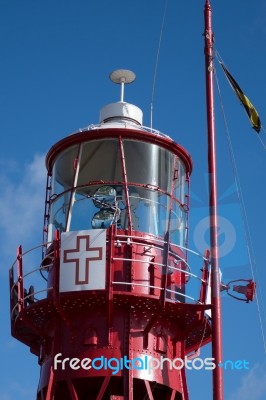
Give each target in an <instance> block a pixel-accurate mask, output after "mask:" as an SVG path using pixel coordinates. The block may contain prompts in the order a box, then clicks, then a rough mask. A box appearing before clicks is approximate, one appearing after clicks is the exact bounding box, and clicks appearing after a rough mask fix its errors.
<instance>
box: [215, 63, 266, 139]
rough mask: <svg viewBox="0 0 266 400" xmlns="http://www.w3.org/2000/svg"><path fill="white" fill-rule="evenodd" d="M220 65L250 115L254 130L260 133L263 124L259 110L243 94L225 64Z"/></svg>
mask: <svg viewBox="0 0 266 400" xmlns="http://www.w3.org/2000/svg"><path fill="white" fill-rule="evenodd" d="M220 64H221V66H222V68H223V70H224V73H225V75H226V77H227V79H228V81H229V83H230V85H231V87H232V89H233V90H234V92H235V93H236V95H237V97H238V98H239V100H240V101H241V103H242V104H243V106H244V107H245V110H246V112H247V114H248V117H249V120H250V122H251V124H252V126H253V128H254V129H255V131H256V132H257V133H259V132H260V129H261V122H260V118H259V114H258V112H257V110H256V109H255V107H254V106H253V105H252V104H251V102H250V101H249V99H248V98H247V96H246V95H245V94H244V93H243V91H242V90H241V88H240V87H239V85H238V84H237V82H236V81H235V80H234V78H233V77H232V75H231V74H230V73H229V71H228V70H227V69H226V68H225V66H224V64H223V63H220Z"/></svg>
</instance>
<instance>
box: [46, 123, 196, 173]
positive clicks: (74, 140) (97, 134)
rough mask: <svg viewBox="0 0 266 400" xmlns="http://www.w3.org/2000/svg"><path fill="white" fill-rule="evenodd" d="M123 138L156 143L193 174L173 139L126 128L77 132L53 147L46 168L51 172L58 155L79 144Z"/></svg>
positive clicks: (183, 151)
mask: <svg viewBox="0 0 266 400" xmlns="http://www.w3.org/2000/svg"><path fill="white" fill-rule="evenodd" d="M119 136H121V138H122V139H124V138H127V139H133V140H141V141H143V142H148V143H154V144H157V145H158V146H162V147H164V148H166V149H167V150H169V151H171V152H173V153H176V154H178V155H179V156H180V158H181V159H182V160H183V162H184V164H185V166H186V170H187V172H188V174H189V175H190V174H191V172H192V159H191V156H190V155H189V153H188V152H187V151H186V150H185V149H184V148H183V147H182V146H181V145H180V144H177V143H176V142H174V141H173V140H172V139H171V138H169V137H166V136H162V135H157V134H156V135H155V134H153V133H149V132H146V131H143V130H136V129H129V128H127V129H124V128H112V129H107V128H106V129H93V130H88V131H83V132H77V133H74V134H73V135H70V136H67V137H65V138H64V139H62V140H60V141H59V142H57V143H56V144H55V145H54V146H52V147H51V149H50V150H49V152H48V154H47V156H46V167H47V170H48V172H50V171H51V169H52V167H53V164H54V161H55V159H56V157H57V156H58V154H60V153H61V152H63V151H64V150H65V149H66V148H68V147H70V146H72V145H74V144H79V143H82V142H87V141H89V140H95V139H108V138H118V137H119Z"/></svg>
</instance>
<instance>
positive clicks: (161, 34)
mask: <svg viewBox="0 0 266 400" xmlns="http://www.w3.org/2000/svg"><path fill="white" fill-rule="evenodd" d="M167 5H168V0H165V3H164V12H163V19H162V24H161V32H160V37H159V42H158V48H157V55H156V61H155V67H154V74H153V83H152V92H151V129H152V122H153V121H152V119H153V101H154V93H155V83H156V78H157V69H158V64H159V56H160V50H161V43H162V37H163V30H164V23H165V16H166V10H167Z"/></svg>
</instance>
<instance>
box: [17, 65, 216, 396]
mask: <svg viewBox="0 0 266 400" xmlns="http://www.w3.org/2000/svg"><path fill="white" fill-rule="evenodd" d="M134 78H135V75H134V73H132V72H131V71H128V70H117V71H114V72H113V73H112V74H111V79H112V80H113V81H114V82H116V83H120V84H121V98H120V101H119V102H117V103H112V104H109V105H107V106H105V107H104V108H103V109H102V110H101V112H100V124H99V125H91V126H89V127H88V128H86V129H83V130H80V131H78V132H76V133H74V134H72V135H70V136H67V137H66V138H64V139H62V140H61V141H59V142H58V143H56V144H55V145H54V146H53V147H52V148H51V149H50V151H49V152H48V154H47V157H46V165H47V171H48V174H47V188H46V201H45V221H44V232H45V235H44V245H43V259H42V262H41V264H40V267H39V268H33V270H32V271H29V272H26V270H27V266H26V262H25V261H24V258H25V257H24V256H22V249H21V247H20V248H19V250H18V257H17V268H18V279H17V278H15V273H14V267H13V268H12V269H11V272H10V286H11V318H12V320H11V325H12V334H13V336H14V337H16V338H17V339H18V340H20V341H22V342H23V343H25V344H27V345H28V346H29V347H30V349H31V351H32V352H33V353H34V354H36V355H37V356H38V359H39V364H40V366H41V376H40V382H39V387H38V393H37V399H38V400H41V399H47V400H48V399H60V400H61V399H64V400H67V399H97V400H100V399H113V400H114V399H139V398H145V396H146V398H149V399H162V398H163V399H169V400H170V399H171V400H174V399H176V400H181V399H183V400H184V399H188V391H187V385H186V377H185V368H181V366H182V360H184V359H185V356H186V355H189V354H192V353H193V352H195V351H197V350H198V349H199V348H200V346H202V345H204V344H206V343H207V342H208V341H210V334H211V327H210V323H209V321H208V317H207V316H206V315H205V310H206V309H210V307H211V306H210V305H206V301H205V300H206V287H207V279H208V252H206V254H205V257H203V258H202V261H201V262H200V265H199V266H198V267H195V268H194V267H193V266H191V267H190V266H189V264H188V260H187V254H188V249H187V234H188V224H187V219H188V210H189V192H188V188H189V177H190V173H191V170H192V161H191V158H190V156H189V154H188V153H187V151H186V150H185V149H183V148H182V147H181V146H180V145H178V144H177V143H175V142H174V141H173V140H172V139H171V138H170V137H168V136H166V135H164V134H162V133H160V132H158V131H154V130H150V129H148V128H144V127H143V126H142V111H141V110H140V109H139V108H138V107H136V106H134V105H132V104H129V103H126V102H125V101H124V85H125V84H128V83H130V82H132V81H133V80H134ZM25 266H26V267H25ZM196 269H198V270H196ZM200 269H202V272H201V271H200ZM40 273H41V276H40ZM36 274H38V277H39V279H37V278H36V277H35V275H36ZM33 276H34V279H33ZM26 281H27V282H26ZM37 281H38V282H37ZM39 281H41V284H40V283H39ZM193 281H195V282H193ZM34 282H36V284H35V283H34ZM35 285H37V287H38V289H37V287H35ZM189 287H191V291H190V290H189V289H188V288H189ZM193 293H194V294H193ZM95 359H97V360H95ZM163 359H166V360H164V361H163ZM117 360H119V362H118V361H117ZM173 360H176V361H175V365H174V368H173V366H172V367H171V362H173Z"/></svg>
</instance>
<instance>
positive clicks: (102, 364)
mask: <svg viewBox="0 0 266 400" xmlns="http://www.w3.org/2000/svg"><path fill="white" fill-rule="evenodd" d="M217 367H219V368H224V369H236V370H240V369H249V362H248V361H246V360H237V361H235V362H233V361H232V360H227V361H225V362H224V363H220V364H218V365H217ZM59 368H61V369H62V370H65V369H66V368H71V369H73V370H78V369H84V370H90V369H94V370H101V369H104V370H108V369H109V370H111V371H112V375H116V374H118V373H119V371H122V370H124V369H127V370H142V371H147V372H148V374H151V372H152V371H155V370H157V369H160V370H163V369H164V368H168V369H170V370H171V371H172V370H181V369H183V368H186V369H188V370H201V369H205V370H206V371H208V370H213V369H215V368H216V364H215V363H214V358H211V357H209V358H204V359H203V358H200V357H197V358H193V359H189V358H188V357H185V358H184V359H182V358H174V359H173V360H171V359H170V358H167V357H163V356H161V357H159V358H154V357H150V356H147V355H145V356H144V357H143V358H141V357H135V358H133V359H132V360H130V359H128V357H127V356H124V357H121V358H119V359H118V358H115V357H112V358H109V359H108V358H106V357H104V356H101V357H97V358H94V359H90V358H83V359H79V358H77V357H74V358H69V357H66V358H62V353H58V354H56V355H55V357H54V369H55V370H57V369H59Z"/></svg>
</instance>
